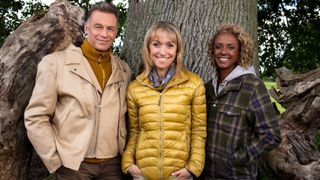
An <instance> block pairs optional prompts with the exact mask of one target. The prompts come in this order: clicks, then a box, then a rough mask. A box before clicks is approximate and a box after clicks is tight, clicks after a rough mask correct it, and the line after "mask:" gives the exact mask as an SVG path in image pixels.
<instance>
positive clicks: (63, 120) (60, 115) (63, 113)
mask: <svg viewBox="0 0 320 180" xmlns="http://www.w3.org/2000/svg"><path fill="white" fill-rule="evenodd" d="M74 104H75V100H74V99H71V100H70V101H69V103H68V104H66V105H65V106H63V107H62V106H60V107H57V110H56V112H55V116H54V118H53V123H54V124H55V125H54V128H55V132H56V135H58V136H59V135H60V134H61V132H62V131H63V130H64V129H65V127H66V124H67V123H68V121H70V120H71V121H72V118H71V117H70V114H71V113H72V109H74Z"/></svg>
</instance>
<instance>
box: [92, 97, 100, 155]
mask: <svg viewBox="0 0 320 180" xmlns="http://www.w3.org/2000/svg"><path fill="white" fill-rule="evenodd" d="M97 111H98V113H97V114H98V116H97V119H96V121H95V125H96V126H95V127H96V139H95V142H94V148H93V156H94V158H96V157H97V153H96V151H97V144H98V134H99V122H100V112H101V103H100V102H99V104H98V105H97Z"/></svg>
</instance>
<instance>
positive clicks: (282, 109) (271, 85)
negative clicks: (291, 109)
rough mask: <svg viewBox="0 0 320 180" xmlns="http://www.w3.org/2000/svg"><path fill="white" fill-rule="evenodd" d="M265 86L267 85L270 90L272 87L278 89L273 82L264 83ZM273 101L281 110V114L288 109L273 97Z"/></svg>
mask: <svg viewBox="0 0 320 180" xmlns="http://www.w3.org/2000/svg"><path fill="white" fill-rule="evenodd" d="M264 84H265V85H266V87H267V89H268V90H270V89H271V87H274V88H276V89H277V84H276V83H275V82H273V81H264ZM271 101H272V102H275V103H276V106H277V109H278V110H279V112H280V113H283V112H284V111H285V110H286V109H285V108H284V107H283V106H281V104H279V103H278V102H277V101H276V100H275V99H273V97H271Z"/></svg>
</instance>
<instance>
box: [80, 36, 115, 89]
mask: <svg viewBox="0 0 320 180" xmlns="http://www.w3.org/2000/svg"><path fill="white" fill-rule="evenodd" d="M80 48H81V50H82V53H83V55H84V56H85V57H86V58H87V60H88V62H89V64H90V66H91V68H92V70H93V72H94V74H95V75H96V77H97V79H98V82H99V84H100V86H101V88H102V89H104V87H105V86H106V84H107V82H108V80H109V78H110V75H111V73H112V66H111V60H110V54H111V49H110V50H108V51H105V52H102V51H98V50H96V49H95V48H93V47H92V46H91V45H90V44H89V42H88V40H87V39H85V40H84V41H83V43H82V44H81V46H80Z"/></svg>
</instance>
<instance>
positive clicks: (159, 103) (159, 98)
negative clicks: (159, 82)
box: [158, 92, 162, 106]
mask: <svg viewBox="0 0 320 180" xmlns="http://www.w3.org/2000/svg"><path fill="white" fill-rule="evenodd" d="M161 98H162V92H161V93H160V97H159V102H158V106H160V104H161Z"/></svg>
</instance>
